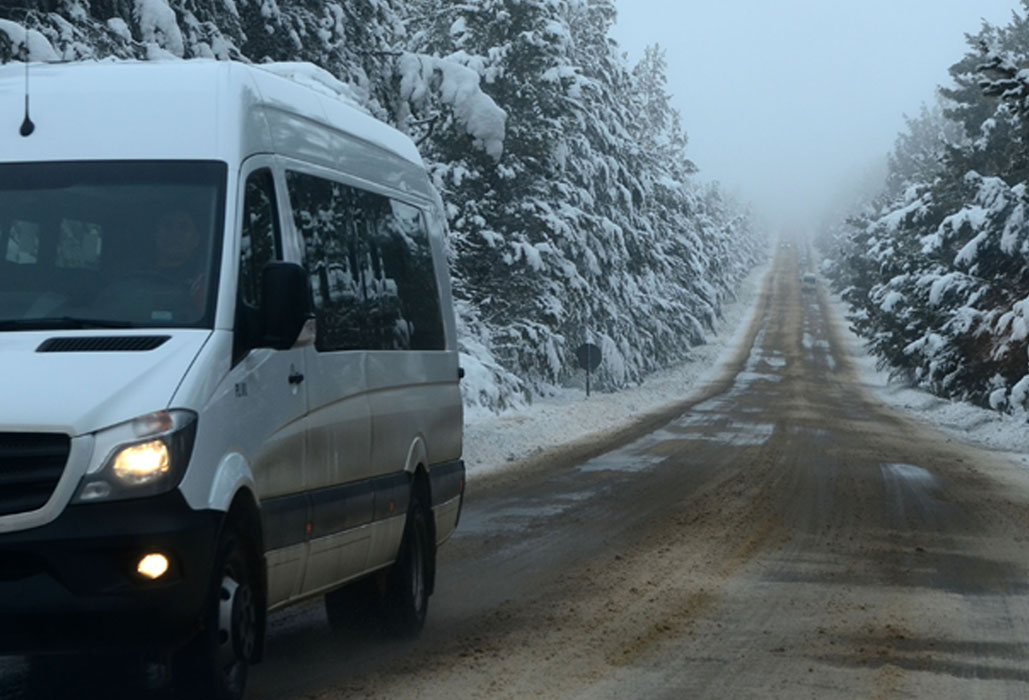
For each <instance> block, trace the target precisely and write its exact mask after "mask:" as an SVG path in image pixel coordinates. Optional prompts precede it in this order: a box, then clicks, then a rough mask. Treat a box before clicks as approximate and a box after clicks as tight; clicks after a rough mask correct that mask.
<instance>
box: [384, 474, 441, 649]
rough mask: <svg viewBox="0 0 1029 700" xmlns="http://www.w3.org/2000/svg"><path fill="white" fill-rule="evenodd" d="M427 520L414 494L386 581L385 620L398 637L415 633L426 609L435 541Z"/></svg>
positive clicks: (425, 509)
mask: <svg viewBox="0 0 1029 700" xmlns="http://www.w3.org/2000/svg"><path fill="white" fill-rule="evenodd" d="M428 519H429V512H428V509H427V508H426V507H425V505H424V504H423V503H422V501H421V498H420V497H419V495H418V493H417V492H415V493H413V494H412V495H411V504H410V506H409V507H408V511H407V523H406V525H405V526H404V538H403V540H402V541H401V543H400V552H399V554H398V555H397V561H396V563H395V564H394V565H393V567H392V568H391V569H390V571H389V576H388V578H387V581H386V601H385V606H386V622H387V625H388V629H389V631H390V632H391V633H393V634H394V635H396V636H399V637H415V636H417V635H418V633H419V632H421V631H422V628H423V627H424V626H425V617H426V614H427V613H428V610H429V593H430V591H431V587H432V574H433V571H434V570H435V566H436V543H435V542H433V541H432V537H431V536H430V529H429V520H428Z"/></svg>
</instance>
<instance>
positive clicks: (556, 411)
mask: <svg viewBox="0 0 1029 700" xmlns="http://www.w3.org/2000/svg"><path fill="white" fill-rule="evenodd" d="M768 268H769V264H767V263H766V264H764V265H761V266H759V267H757V268H755V269H754V270H752V271H751V273H750V275H748V276H747V277H746V279H744V280H743V282H742V283H741V285H740V289H739V292H738V294H737V299H736V301H734V302H732V303H730V304H726V305H725V306H724V307H723V309H722V311H723V319H722V322H721V324H720V327H719V330H718V333H717V334H715V335H714V336H710V337H709V339H708V343H707V344H706V345H700V346H697V347H695V348H693V349H692V351H691V352H692V355H693V358H692V360H691V361H690V362H686V363H684V364H682V365H679V366H677V367H672V368H669V369H666V370H662V371H660V372H656V373H654V374H652V375H650V376H648V377H647V378H646V379H645V380H644V381H643V382H642V383H641V384H639V385H638V386H635V387H631V388H628V389H624V390H622V391H618V392H615V393H610V394H603V393H596V392H593V393H591V394H590V397H589V398H586V395H585V392H584V391H583V390H581V389H564V390H562V391H561V392H560V393H558V394H556V395H554V396H549V397H546V398H538V399H535V400H534V401H533V403H532V404H531V405H529V406H524V407H520V408H516V409H512V410H510V411H506V412H504V413H502V414H500V415H494V414H489V413H485V412H474V413H471V414H469V415H467V416H466V419H465V431H464V460H465V465H466V466H467V468H468V476H469V477H470V478H472V479H474V478H475V477H476V476H482V475H484V474H488V473H490V472H495V471H498V470H500V469H503V468H504V467H506V466H508V465H510V464H512V463H515V462H519V461H521V460H523V459H526V458H528V457H531V456H533V455H535V454H538V453H540V452H544V451H546V450H550V449H553V448H555V447H558V446H560V445H565V444H568V443H571V442H575V441H577V440H580V439H583V438H587V437H589V436H591V435H601V434H603V433H605V432H607V431H609V430H613V429H616V428H619V427H622V426H624V425H625V424H626V423H629V422H630V421H631V420H633V419H635V418H637V417H640V416H642V415H644V414H647V413H651V412H654V411H657V410H659V409H661V408H662V407H664V406H668V405H670V404H673V403H679V402H681V401H682V400H683V399H685V398H686V397H688V396H689V395H690V394H691V393H693V392H694V391H696V390H697V389H699V388H700V387H703V386H704V385H705V384H706V383H707V381H708V379H709V378H714V377H715V376H717V374H718V372H719V370H720V368H721V366H722V364H723V363H724V362H726V361H727V360H728V359H729V358H731V357H733V356H734V355H735V350H736V348H737V347H738V346H739V345H740V343H741V342H742V341H743V334H744V331H745V330H746V328H747V327H748V326H749V325H750V317H751V314H752V313H753V311H754V308H755V303H754V302H755V301H756V299H757V297H758V295H759V294H760V291H761V282H762V280H763V279H764V276H765V273H766V272H767V271H768Z"/></svg>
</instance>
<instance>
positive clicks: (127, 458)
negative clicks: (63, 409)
mask: <svg viewBox="0 0 1029 700" xmlns="http://www.w3.org/2000/svg"><path fill="white" fill-rule="evenodd" d="M195 436H196V414H195V413H193V412H192V411H184V410H174V411H157V412H156V413H148V414H147V415H145V416H140V417H139V418H136V419H135V420H131V421H128V422H126V423H120V424H118V425H115V426H112V427H110V428H107V429H106V430H101V431H100V432H98V433H96V435H95V436H94V440H95V441H94V449H93V462H92V463H91V464H90V468H89V470H88V471H87V472H86V475H85V476H84V477H82V482H81V483H80V484H79V489H78V491H77V492H76V494H75V498H74V500H73V502H75V503H91V502H96V501H113V500H120V499H123V498H139V497H141V496H153V495H155V494H159V493H164V492H165V491H170V490H171V489H173V488H175V487H176V486H178V484H179V481H181V480H182V474H183V473H184V472H185V470H186V465H187V464H188V463H189V457H190V454H191V453H192V452H193V438H194V437H195Z"/></svg>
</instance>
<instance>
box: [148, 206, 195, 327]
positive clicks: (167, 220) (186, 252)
mask: <svg viewBox="0 0 1029 700" xmlns="http://www.w3.org/2000/svg"><path fill="white" fill-rule="evenodd" d="M199 243H200V234H199V233H198V232H197V227H196V223H195V222H194V221H193V217H192V216H191V215H190V214H189V212H187V211H184V210H182V209H174V210H172V211H170V212H168V213H166V214H165V215H164V216H162V217H161V218H160V219H158V220H157V227H156V228H155V229H154V252H155V254H156V258H157V259H156V268H157V271H158V272H160V273H162V274H164V275H166V276H168V277H170V278H173V279H175V280H177V281H178V280H181V281H183V282H184V283H185V284H186V286H187V287H188V288H189V295H190V298H191V299H192V301H193V304H194V305H195V306H196V307H197V308H198V309H199V308H202V307H203V305H204V291H205V289H204V287H205V286H206V280H205V275H204V272H203V268H202V266H201V265H200V264H199V261H198V260H197V258H198V255H197V252H198V251H197V249H198V247H199Z"/></svg>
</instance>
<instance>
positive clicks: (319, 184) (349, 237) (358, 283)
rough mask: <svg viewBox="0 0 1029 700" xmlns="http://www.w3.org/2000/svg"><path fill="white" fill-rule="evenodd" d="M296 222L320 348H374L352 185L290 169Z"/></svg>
mask: <svg viewBox="0 0 1029 700" xmlns="http://www.w3.org/2000/svg"><path fill="white" fill-rule="evenodd" d="M286 187H287V189H288V190H289V199H290V204H291V206H292V209H293V225H294V226H295V227H296V230H297V232H298V233H299V234H300V236H301V238H302V240H303V242H304V266H305V268H306V269H307V274H308V276H309V277H310V280H311V292H312V295H311V296H312V301H313V302H314V313H315V318H316V319H317V326H318V331H317V335H316V336H315V341H314V346H315V349H317V350H318V351H319V352H331V351H336V350H362V349H368V348H369V342H370V339H369V334H368V331H369V327H368V315H369V314H368V306H369V295H368V291H369V290H368V289H367V287H366V281H367V276H366V274H365V272H366V267H367V257H366V256H365V255H363V254H362V251H361V250H360V246H359V242H360V237H359V236H358V234H357V229H358V228H359V227H361V226H362V225H363V222H362V220H361V218H360V217H359V216H356V215H355V209H356V207H355V204H354V202H353V201H351V200H352V197H353V190H352V188H349V187H346V186H344V185H342V184H340V183H338V182H333V181H332V180H327V179H325V178H321V177H315V176H313V175H307V174H305V173H298V172H292V171H289V172H287V173H286Z"/></svg>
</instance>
